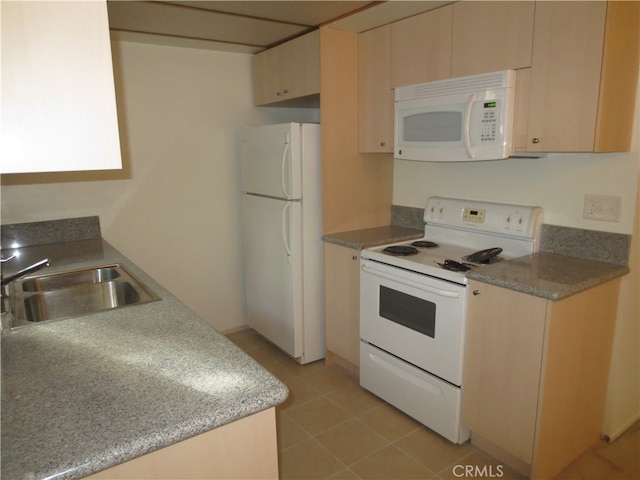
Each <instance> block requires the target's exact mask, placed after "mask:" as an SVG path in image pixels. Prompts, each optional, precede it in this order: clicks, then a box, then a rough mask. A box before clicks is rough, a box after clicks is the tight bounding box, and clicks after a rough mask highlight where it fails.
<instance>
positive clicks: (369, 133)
mask: <svg viewBox="0 0 640 480" xmlns="http://www.w3.org/2000/svg"><path fill="white" fill-rule="evenodd" d="M390 47H391V27H390V26H389V25H385V26H383V27H379V28H375V29H373V30H369V31H368V32H364V33H361V34H360V35H358V121H359V129H358V131H359V139H358V140H359V141H358V145H359V149H360V151H361V152H367V153H391V152H393V90H392V89H391V84H390V80H391V76H390V75H391V69H390V58H391V57H390V55H389V49H390Z"/></svg>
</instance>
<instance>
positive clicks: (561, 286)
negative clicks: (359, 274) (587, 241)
mask: <svg viewBox="0 0 640 480" xmlns="http://www.w3.org/2000/svg"><path fill="white" fill-rule="evenodd" d="M423 235H424V232H423V231H421V230H414V229H411V228H405V227H398V226H395V225H389V226H384V227H375V228H367V229H362V230H352V231H348V232H339V233H332V234H327V235H324V236H323V237H322V239H323V240H324V241H325V242H329V243H335V244H338V245H342V246H345V247H349V248H354V249H356V250H362V249H363V248H369V247H373V246H376V245H384V244H387V243H395V242H402V241H406V240H412V239H415V238H421V237H422V236H423ZM628 272H629V268H628V267H627V266H624V265H618V264H613V263H606V262H601V261H596V260H589V259H584V258H578V257H573V256H569V255H560V254H557V253H553V252H538V253H535V254H533V255H527V256H524V257H520V258H515V259H510V260H506V261H504V262H498V263H495V264H491V265H485V266H483V267H482V268H477V269H473V270H470V271H468V272H467V274H466V276H467V278H470V279H473V280H478V281H480V282H484V283H489V284H492V285H497V286H500V287H504V288H508V289H510V290H515V291H518V292H523V293H526V294H529V295H534V296H538V297H543V298H546V299H549V300H560V299H562V298H565V297H568V296H570V295H573V294H575V293H578V292H581V291H582V290H586V289H588V288H591V287H595V286H596V285H599V284H600V283H604V282H607V281H609V280H612V279H614V278H617V277H621V276H623V275H626V274H627V273H628Z"/></svg>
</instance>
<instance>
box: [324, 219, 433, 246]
mask: <svg viewBox="0 0 640 480" xmlns="http://www.w3.org/2000/svg"><path fill="white" fill-rule="evenodd" d="M423 236H424V230H414V229H412V228H405V227H398V226H395V225H387V226H383V227H373V228H365V229H362V230H352V231H349V232H339V233H331V234H327V235H323V236H322V240H323V241H325V242H328V243H335V244H336V245H341V246H343V247H348V248H353V249H356V250H362V249H363V248H369V247H373V246H375V245H384V244H386V243H395V242H403V241H405V240H413V239H415V238H422V237H423Z"/></svg>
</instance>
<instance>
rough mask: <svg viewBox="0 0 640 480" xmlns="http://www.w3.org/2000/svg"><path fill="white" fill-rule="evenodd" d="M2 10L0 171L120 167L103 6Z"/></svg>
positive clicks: (27, 5) (3, 5)
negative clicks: (0, 159)
mask: <svg viewBox="0 0 640 480" xmlns="http://www.w3.org/2000/svg"><path fill="white" fill-rule="evenodd" d="M0 9H1V10H0V17H1V18H2V28H1V32H2V132H1V134H0V136H1V138H0V145H1V147H0V148H1V150H0V156H1V158H2V161H1V163H0V165H1V167H0V171H1V173H26V172H56V171H77V170H107V169H119V168H122V159H121V155H120V140H119V135H118V121H117V111H116V99H115V90H114V81H113V65H112V61H111V43H110V38H109V23H108V18H107V5H106V2H105V1H90V2H0Z"/></svg>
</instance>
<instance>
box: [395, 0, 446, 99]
mask: <svg viewBox="0 0 640 480" xmlns="http://www.w3.org/2000/svg"><path fill="white" fill-rule="evenodd" d="M452 18H453V7H452V6H451V5H447V6H446V7H441V8H438V9H436V10H431V11H429V12H426V13H422V14H420V15H416V16H414V17H410V18H407V19H404V20H400V21H398V22H394V23H392V24H391V87H392V88H395V87H400V86H402V85H411V84H414V83H422V82H430V81H433V80H442V79H444V78H449V77H450V76H451V29H452Z"/></svg>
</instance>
